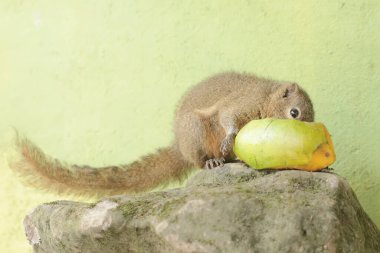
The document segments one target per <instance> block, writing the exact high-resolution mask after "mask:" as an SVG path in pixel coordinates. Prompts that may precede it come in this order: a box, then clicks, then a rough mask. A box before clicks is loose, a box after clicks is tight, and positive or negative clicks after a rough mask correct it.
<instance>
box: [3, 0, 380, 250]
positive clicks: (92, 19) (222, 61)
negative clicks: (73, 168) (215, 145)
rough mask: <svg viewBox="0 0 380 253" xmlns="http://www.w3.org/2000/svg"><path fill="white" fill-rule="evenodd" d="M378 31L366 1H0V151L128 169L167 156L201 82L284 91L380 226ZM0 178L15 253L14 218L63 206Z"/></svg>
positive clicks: (379, 18)
mask: <svg viewBox="0 0 380 253" xmlns="http://www.w3.org/2000/svg"><path fill="white" fill-rule="evenodd" d="M379 27H380V1H378V0H372V1H371V0H367V1H364V0H362V1H359V0H344V1H339V0H337V1H328V0H309V1H305V0H289V1H276V0H255V1H248V0H241V1H237V0H234V1H227V0H219V1H217V0H214V1H202V0H197V1H178V0H162V1H153V0H151V1H147V0H145V1H122V0H119V1H115V0H99V1H77V0H66V1H43V0H36V1H26V0H25V1H23V0H2V1H0V108H1V111H0V112H1V121H0V136H1V138H2V139H1V142H0V143H1V148H2V149H3V150H6V149H7V147H8V145H9V143H8V136H9V133H10V132H11V131H10V127H11V126H14V127H16V128H18V129H19V130H20V131H21V132H22V133H24V134H26V135H27V136H29V137H30V138H31V139H32V140H33V141H35V142H36V143H38V145H39V146H40V147H42V148H43V149H44V150H45V151H46V152H47V153H49V154H51V155H53V156H55V157H58V158H61V159H64V160H66V161H68V162H75V163H79V164H82V163H83V164H92V165H106V164H119V163H124V162H130V161H133V159H135V158H136V157H138V156H139V155H142V154H144V153H146V152H149V151H153V150H154V149H156V148H157V147H159V146H164V145H166V144H168V143H169V142H170V140H171V138H172V132H171V123H172V117H173V112H174V109H175V106H176V103H177V101H178V99H179V98H180V96H181V94H182V93H183V92H184V91H185V90H186V89H187V88H188V87H190V86H191V85H193V84H195V83H196V82H197V81H199V80H201V79H202V78H204V77H206V76H208V75H210V74H213V73H217V72H220V71H225V70H237V71H247V72H254V73H257V74H259V75H262V76H269V77H273V78H275V79H285V80H294V81H297V82H299V83H300V84H301V85H303V87H304V88H305V89H306V90H307V91H308V92H309V93H310V96H311V98H312V99H313V101H314V103H315V109H316V113H317V120H318V121H322V122H324V123H325V124H326V125H327V127H328V128H329V130H330V132H331V133H332V135H333V140H334V142H335V146H336V152H337V156H338V157H337V159H338V160H337V162H336V164H335V165H334V166H333V167H334V168H335V171H336V172H337V173H339V174H340V175H343V176H344V177H346V178H347V179H348V180H349V182H350V183H351V185H352V186H353V187H354V189H355V191H356V193H357V195H358V196H359V198H360V201H361V203H362V204H363V206H364V207H365V209H366V211H367V212H368V213H369V214H370V216H371V217H372V218H373V219H374V220H375V221H376V223H377V224H378V226H380V196H379V192H380V183H379V182H380V168H379V164H380V155H379V151H380V120H379V116H380V102H379V97H380V89H379V86H380V32H379ZM0 169H1V170H0V171H1V177H0V188H1V189H0V203H1V205H2V207H1V208H0V217H2V219H3V220H2V225H1V227H0V249H2V250H3V251H4V252H26V251H27V249H29V247H28V245H27V243H26V239H25V237H24V232H23V228H22V223H21V221H22V219H23V217H24V215H25V214H26V213H27V212H29V211H30V210H31V209H32V207H33V206H36V205H38V204H39V203H42V202H46V201H51V200H53V199H59V198H62V196H57V195H52V194H49V193H43V192H41V191H36V190H33V189H30V188H27V187H25V186H23V185H22V184H21V183H20V181H19V180H18V179H16V178H15V177H14V175H13V174H12V173H11V172H10V171H9V170H8V168H7V167H6V165H5V163H4V161H3V160H2V161H1V168H0ZM65 198H69V199H74V197H65ZM29 250H30V249H29Z"/></svg>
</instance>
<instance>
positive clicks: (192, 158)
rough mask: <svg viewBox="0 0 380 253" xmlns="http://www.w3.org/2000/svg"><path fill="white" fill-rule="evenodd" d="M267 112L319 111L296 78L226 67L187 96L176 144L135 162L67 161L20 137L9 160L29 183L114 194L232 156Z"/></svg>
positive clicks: (301, 115) (302, 115)
mask: <svg viewBox="0 0 380 253" xmlns="http://www.w3.org/2000/svg"><path fill="white" fill-rule="evenodd" d="M292 109H293V112H292V114H291V113H290V111H291V110H292ZM294 110H296V111H298V113H296V114H295V113H294ZM294 116H296V117H294ZM267 117H272V118H296V119H299V120H304V121H313V120H314V111H313V106H312V103H311V101H310V99H309V97H308V95H307V94H306V93H305V92H304V91H303V90H302V89H301V88H300V87H299V86H298V85H297V84H295V83H288V82H279V81H272V80H268V79H263V78H259V77H256V76H254V75H249V74H238V73H233V72H230V73H222V74H218V75H215V76H213V77H211V78H208V79H206V80H204V81H202V82H201V83H199V84H198V85H196V86H194V87H193V88H192V89H190V90H189V91H188V92H187V93H186V94H185V95H184V96H183V98H182V100H181V102H180V105H179V107H178V109H177V112H176V117H175V123H174V134H175V138H174V142H173V144H172V146H170V147H167V148H163V149H159V150H158V151H157V152H156V153H154V154H150V155H147V156H143V157H142V158H140V159H139V160H138V161H136V162H133V163H131V164H128V165H123V166H110V167H104V168H91V167H88V166H77V165H67V164H65V163H62V162H59V161H58V160H56V159H53V158H50V157H49V156H47V155H45V154H44V153H43V152H42V151H41V150H40V149H39V148H38V147H37V146H35V145H34V144H33V143H32V142H30V141H29V140H28V139H26V138H20V137H19V138H18V139H17V148H18V153H19V154H20V157H21V159H18V160H16V161H15V160H11V161H10V163H9V164H10V167H11V168H12V169H14V170H15V171H17V172H18V173H20V174H21V175H22V176H23V177H24V178H25V179H26V181H27V182H28V183H29V184H31V185H33V186H35V187H39V188H40V187H42V188H45V189H46V188H47V189H49V190H50V189H52V190H56V191H58V192H73V193H79V194H86V195H110V194H120V193H128V192H139V191H146V190H149V189H152V188H154V187H156V186H159V185H160V184H162V183H165V182H168V181H171V180H175V179H181V178H183V177H184V176H186V174H187V172H188V171H189V170H190V169H191V168H192V167H207V168H212V167H215V166H218V165H220V164H222V163H223V162H224V161H225V160H226V161H228V160H231V159H233V158H234V154H233V152H232V146H233V141H234V138H235V136H236V133H237V132H238V130H239V129H240V128H241V127H242V126H243V125H244V124H246V123H247V122H248V121H250V120H253V119H260V118H267Z"/></svg>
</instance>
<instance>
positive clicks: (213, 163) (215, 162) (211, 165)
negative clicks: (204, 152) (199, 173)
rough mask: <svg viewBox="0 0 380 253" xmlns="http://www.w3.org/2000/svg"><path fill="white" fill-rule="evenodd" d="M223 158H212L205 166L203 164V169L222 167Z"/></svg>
mask: <svg viewBox="0 0 380 253" xmlns="http://www.w3.org/2000/svg"><path fill="white" fill-rule="evenodd" d="M224 161H225V160H224V158H213V159H209V160H207V161H206V164H205V167H204V168H205V169H209V170H210V169H214V168H216V167H219V166H223V165H224Z"/></svg>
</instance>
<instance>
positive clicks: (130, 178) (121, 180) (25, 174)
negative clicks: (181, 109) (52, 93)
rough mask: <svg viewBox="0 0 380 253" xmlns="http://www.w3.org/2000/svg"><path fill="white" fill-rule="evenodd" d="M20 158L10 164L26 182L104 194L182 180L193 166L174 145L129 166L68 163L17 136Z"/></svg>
mask: <svg viewBox="0 0 380 253" xmlns="http://www.w3.org/2000/svg"><path fill="white" fill-rule="evenodd" d="M16 148H17V152H18V155H17V156H18V157H17V158H14V157H13V158H11V159H8V162H9V167H10V168H11V169H13V170H14V171H16V172H17V173H18V174H20V175H21V177H22V178H24V179H25V181H26V183H28V184H29V185H32V186H34V187H36V188H43V189H46V190H48V191H55V192H58V193H69V194H70V193H73V194H80V195H85V196H105V195H114V194H122V193H134V192H141V191H147V190H151V189H153V188H155V187H157V186H160V185H162V184H165V183H168V182H170V181H173V180H182V179H184V178H185V177H186V175H187V174H188V172H189V171H190V169H191V165H190V164H189V163H187V162H186V161H185V160H184V159H183V158H182V155H181V154H180V153H179V151H177V150H176V149H175V148H173V147H168V148H162V149H159V150H158V151H157V152H156V153H154V154H150V155H146V156H143V157H141V158H140V159H139V160H138V161H135V162H133V163H131V164H128V165H121V166H109V167H103V168H92V167H89V166H77V165H68V164H66V163H63V162H60V161H58V160H57V159H53V158H51V157H49V156H48V155H46V154H44V153H43V151H42V150H41V149H40V148H38V147H37V146H36V145H34V144H33V143H32V142H31V141H29V140H28V139H27V138H21V137H17V140H16Z"/></svg>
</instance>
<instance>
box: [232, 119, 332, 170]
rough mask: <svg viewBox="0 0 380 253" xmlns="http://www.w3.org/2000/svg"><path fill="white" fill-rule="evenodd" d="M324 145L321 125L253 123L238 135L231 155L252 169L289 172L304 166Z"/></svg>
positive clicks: (276, 121)
mask: <svg viewBox="0 0 380 253" xmlns="http://www.w3.org/2000/svg"><path fill="white" fill-rule="evenodd" d="M323 143H327V138H326V135H325V132H324V126H323V124H322V123H314V122H313V123H312V122H304V121H299V120H295V119H272V118H267V119H261V120H252V121H250V122H249V123H248V124H246V125H245V126H244V127H243V128H242V129H241V130H240V131H239V132H238V134H237V136H236V138H235V144H234V153H235V155H236V156H237V157H238V158H239V159H240V160H242V161H244V162H245V163H247V164H248V165H249V166H250V167H252V168H255V169H267V168H292V167H298V166H302V165H305V164H307V163H308V162H309V161H310V159H311V157H312V155H313V152H314V151H315V150H316V149H317V148H318V147H319V146H320V145H321V144H323Z"/></svg>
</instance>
